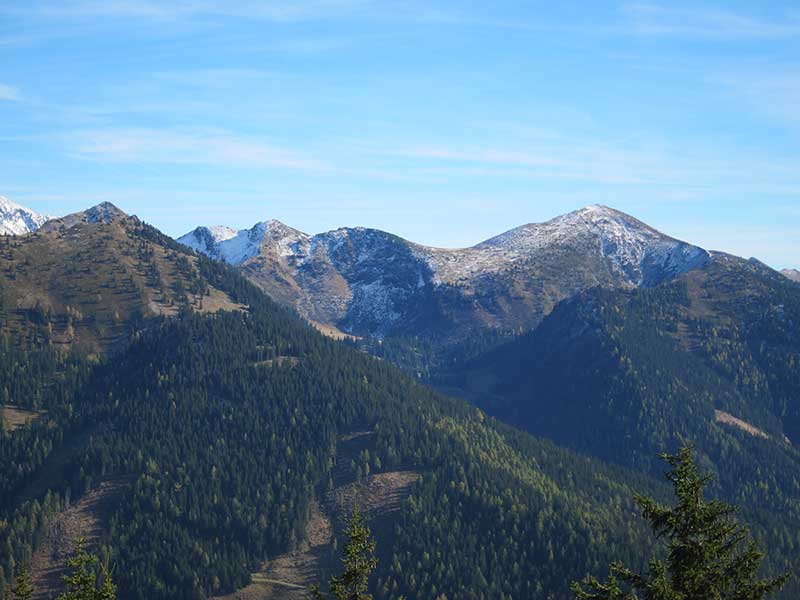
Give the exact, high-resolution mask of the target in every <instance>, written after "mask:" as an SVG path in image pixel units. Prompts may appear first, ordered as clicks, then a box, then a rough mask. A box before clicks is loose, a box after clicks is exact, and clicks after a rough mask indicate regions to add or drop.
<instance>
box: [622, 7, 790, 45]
mask: <svg viewBox="0 0 800 600" xmlns="http://www.w3.org/2000/svg"><path fill="white" fill-rule="evenodd" d="M623 13H624V14H625V15H626V16H627V17H628V18H629V19H630V26H631V28H632V29H631V30H632V31H633V32H635V33H637V34H639V35H653V36H697V37H707V38H785V37H797V36H800V19H797V18H794V17H791V16H789V15H787V18H786V19H784V20H783V21H781V22H776V21H765V20H760V19H757V18H755V17H751V16H748V15H744V14H740V13H736V12H732V11H729V10H725V9H707V8H678V7H675V6H674V5H670V4H665V5H661V4H649V3H634V4H628V5H625V6H624V7H623Z"/></svg>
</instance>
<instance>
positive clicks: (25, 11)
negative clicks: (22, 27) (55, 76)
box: [0, 0, 368, 22]
mask: <svg viewBox="0 0 800 600" xmlns="http://www.w3.org/2000/svg"><path fill="white" fill-rule="evenodd" d="M365 4H368V0H298V1H293V2H283V1H279V0H237V1H236V2H227V1H224V0H83V1H78V2H70V3H64V2H39V3H37V2H31V3H30V4H28V5H23V6H16V7H6V8H5V9H0V12H5V13H7V14H14V15H17V16H23V17H40V18H59V19H61V18H87V17H106V18H134V19H158V20H176V19H183V18H190V17H204V16H229V17H237V18H249V19H260V20H265V21H276V22H293V21H303V20H307V19H314V18H319V17H323V16H327V15H331V14H336V13H337V12H339V11H342V10H345V9H355V8H359V7H361V6H363V5H365Z"/></svg>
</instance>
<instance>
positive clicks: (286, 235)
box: [177, 219, 309, 265]
mask: <svg viewBox="0 0 800 600" xmlns="http://www.w3.org/2000/svg"><path fill="white" fill-rule="evenodd" d="M308 237H309V236H308V235H306V234H304V233H302V232H300V231H297V230H296V229H292V228H291V227H288V226H286V225H284V224H283V223H281V222H280V221H277V220H275V219H272V220H269V221H263V222H260V223H256V224H255V225H253V227H251V228H250V229H239V230H237V229H233V228H231V227H225V226H222V225H217V226H211V227H206V226H202V227H197V228H196V229H194V230H192V231H190V232H189V233H187V234H185V235H183V236H181V237H179V238H178V240H177V241H178V242H180V243H181V244H183V245H184V246H188V247H189V248H191V249H192V250H196V251H197V252H201V253H203V254H206V255H207V256H210V257H211V258H215V259H217V260H222V261H225V262H226V263H228V264H231V265H240V264H242V263H244V262H246V261H247V260H249V259H251V258H253V257H255V256H258V255H259V254H260V253H261V251H262V249H263V248H265V247H268V248H269V247H272V248H275V249H277V252H278V254H279V255H280V256H283V257H290V256H294V255H296V254H297V251H298V248H297V245H298V243H300V242H304V241H306V240H307V239H308Z"/></svg>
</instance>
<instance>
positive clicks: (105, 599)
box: [57, 538, 116, 600]
mask: <svg viewBox="0 0 800 600" xmlns="http://www.w3.org/2000/svg"><path fill="white" fill-rule="evenodd" d="M97 562H98V558H97V556H95V555H93V554H89V553H88V552H87V551H86V548H85V542H84V540H83V538H81V539H80V540H78V548H77V550H76V551H75V554H74V555H73V556H72V557H71V558H69V559H67V566H68V567H69V568H70V569H71V572H70V573H69V574H68V575H64V576H62V578H61V579H62V581H63V582H64V586H65V588H66V589H65V590H64V591H63V592H62V593H61V595H59V596H58V599H57V600H115V598H116V586H115V585H114V583H113V581H112V580H111V573H110V570H109V568H108V565H105V564H104V565H103V566H102V567H101V572H102V575H103V583H102V585H101V586H100V587H99V588H98V587H97V576H96V574H95V572H94V568H93V567H94V565H95V564H97Z"/></svg>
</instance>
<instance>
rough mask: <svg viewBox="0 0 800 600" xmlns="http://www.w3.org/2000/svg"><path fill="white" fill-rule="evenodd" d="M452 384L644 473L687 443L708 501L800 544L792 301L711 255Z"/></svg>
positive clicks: (473, 368)
mask: <svg viewBox="0 0 800 600" xmlns="http://www.w3.org/2000/svg"><path fill="white" fill-rule="evenodd" d="M450 383H451V384H455V385H457V386H459V387H460V388H461V389H462V390H464V392H465V395H468V396H470V397H471V398H472V399H473V400H474V401H475V402H476V403H477V404H478V405H480V406H482V407H484V408H485V409H486V410H487V411H488V412H489V413H490V414H494V415H496V416H497V417H498V418H501V419H503V420H505V421H507V422H509V423H511V424H514V425H517V426H519V427H521V428H523V429H526V430H528V431H530V432H533V433H535V434H537V435H543V436H546V437H549V438H551V439H553V440H554V441H556V442H557V443H559V444H562V445H565V446H567V447H571V448H574V449H576V450H579V451H581V452H585V453H588V454H591V455H594V456H598V457H601V458H603V459H605V460H610V461H613V462H616V463H619V464H622V465H626V466H628V467H631V468H636V469H639V470H642V471H644V472H653V470H654V469H657V468H658V465H657V463H655V462H654V461H653V456H654V451H657V450H658V449H659V448H668V447H674V446H675V445H676V444H677V443H678V442H679V440H680V439H688V440H691V441H693V442H695V443H696V444H697V446H698V449H699V450H700V452H701V455H702V457H703V460H705V461H706V464H707V467H708V468H709V469H711V470H712V471H713V472H714V473H715V475H716V477H717V483H716V488H715V489H716V490H717V491H718V492H720V493H722V494H724V495H725V496H726V497H728V498H729V499H731V500H733V501H734V502H736V503H738V504H740V505H742V506H743V508H744V509H745V510H746V511H749V512H751V513H752V514H754V515H758V517H757V519H758V520H759V521H760V522H761V523H762V524H764V525H765V526H767V527H772V526H776V527H777V528H778V530H780V531H783V533H782V534H780V535H779V536H777V537H776V539H774V540H772V541H771V542H770V543H771V544H778V545H780V544H782V543H785V544H786V546H784V548H783V550H782V552H783V553H785V556H789V555H793V554H796V552H797V548H798V542H799V541H800V539H798V537H797V532H798V531H800V453H798V451H797V449H796V444H797V441H798V440H800V288H799V287H798V286H797V285H796V284H795V283H793V282H790V281H788V280H787V279H785V278H784V277H783V276H782V275H780V274H779V273H777V272H775V271H773V270H772V269H769V268H767V267H765V266H764V265H762V264H761V263H759V262H757V261H753V260H750V261H745V260H742V259H738V258H735V257H731V256H727V255H716V256H715V257H714V259H713V261H712V262H711V263H710V264H709V265H708V266H706V267H705V268H704V269H698V270H694V271H691V272H689V273H686V274H685V275H683V276H681V277H679V278H678V279H677V280H675V281H672V282H668V283H664V284H662V285H660V286H657V287H654V288H650V289H639V290H629V291H614V290H601V289H597V290H591V291H588V292H585V293H583V294H581V295H579V296H577V297H576V298H574V299H572V300H569V301H565V302H564V303H562V304H561V305H559V306H558V307H557V308H556V309H555V310H554V311H553V313H552V314H551V315H550V316H548V317H547V318H546V319H545V320H544V322H543V323H542V324H541V325H540V326H539V327H538V328H537V329H536V330H534V331H533V332H531V333H529V334H527V335H525V336H522V337H521V338H519V339H518V340H515V341H513V342H511V343H509V344H507V345H505V346H503V347H501V348H499V349H497V350H495V351H494V352H492V353H490V354H489V355H487V356H485V357H482V358H480V359H477V360H475V361H473V362H472V363H471V364H470V365H469V366H468V368H466V369H464V370H462V371H461V372H460V373H459V374H458V375H457V376H456V377H455V379H453V380H450Z"/></svg>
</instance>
